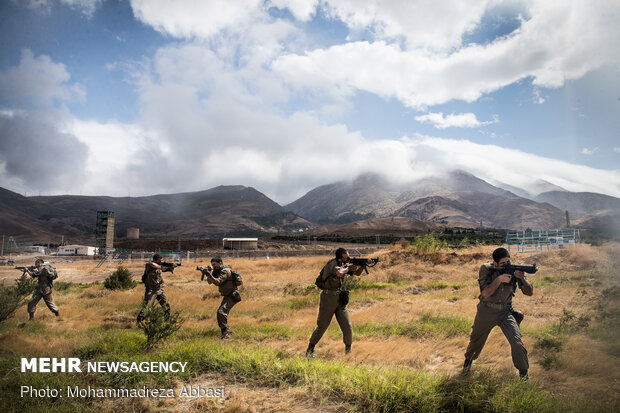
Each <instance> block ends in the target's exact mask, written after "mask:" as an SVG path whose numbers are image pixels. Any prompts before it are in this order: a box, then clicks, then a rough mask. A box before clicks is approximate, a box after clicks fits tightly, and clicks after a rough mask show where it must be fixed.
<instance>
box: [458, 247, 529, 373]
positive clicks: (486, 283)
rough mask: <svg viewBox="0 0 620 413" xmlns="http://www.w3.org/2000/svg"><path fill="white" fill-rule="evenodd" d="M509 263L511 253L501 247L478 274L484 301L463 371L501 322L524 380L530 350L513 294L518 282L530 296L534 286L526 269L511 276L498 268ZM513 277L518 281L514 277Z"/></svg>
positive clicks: (481, 298)
mask: <svg viewBox="0 0 620 413" xmlns="http://www.w3.org/2000/svg"><path fill="white" fill-rule="evenodd" d="M506 265H510V254H509V253H508V251H507V250H506V249H505V248H497V249H496V250H495V251H493V262H492V263H487V264H484V265H482V266H481V267H480V273H479V277H478V284H479V285H480V302H479V303H478V310H477V312H476V318H475V319H474V325H473V327H472V331H471V336H470V339H469V345H468V346H467V350H466V351H465V363H464V364H463V374H467V373H469V370H470V368H471V363H472V361H473V360H475V359H477V358H478V356H479V355H480V352H481V351H482V347H484V344H485V342H486V340H487V337H488V336H489V333H490V332H491V330H492V329H493V327H495V326H497V325H498V326H499V327H500V328H501V329H502V332H503V333H504V335H505V336H506V338H507V339H508V342H509V343H510V349H511V352H512V362H513V364H514V366H515V367H516V368H517V369H518V370H519V376H520V377H521V378H522V379H523V380H527V379H528V374H527V371H528V368H529V363H528V359H527V350H526V349H525V347H524V346H523V342H522V341H521V331H520V330H519V324H520V322H521V320H522V318H523V315H522V314H521V313H520V312H517V311H514V310H513V308H512V297H513V296H514V295H515V291H516V288H517V284H518V285H519V288H520V289H521V291H522V292H523V294H525V295H527V296H531V295H532V294H534V287H533V286H532V284H530V282H529V281H528V280H527V279H526V278H525V274H523V271H515V272H514V275H511V274H508V273H503V272H502V271H501V269H494V268H497V267H504V266H506ZM513 277H515V278H516V280H513ZM515 316H516V317H517V318H515Z"/></svg>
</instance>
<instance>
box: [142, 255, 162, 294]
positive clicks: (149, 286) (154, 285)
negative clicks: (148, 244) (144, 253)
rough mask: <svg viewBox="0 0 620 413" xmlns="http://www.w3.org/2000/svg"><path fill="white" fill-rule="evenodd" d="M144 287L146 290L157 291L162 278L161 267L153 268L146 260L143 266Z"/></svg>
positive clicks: (160, 286) (160, 287) (159, 288)
mask: <svg viewBox="0 0 620 413" xmlns="http://www.w3.org/2000/svg"><path fill="white" fill-rule="evenodd" d="M144 272H145V275H144V287H145V288H146V290H147V291H159V290H161V289H162V285H163V284H164V279H163V278H162V277H161V269H159V268H153V267H152V266H151V263H150V262H148V263H146V265H145V268H144Z"/></svg>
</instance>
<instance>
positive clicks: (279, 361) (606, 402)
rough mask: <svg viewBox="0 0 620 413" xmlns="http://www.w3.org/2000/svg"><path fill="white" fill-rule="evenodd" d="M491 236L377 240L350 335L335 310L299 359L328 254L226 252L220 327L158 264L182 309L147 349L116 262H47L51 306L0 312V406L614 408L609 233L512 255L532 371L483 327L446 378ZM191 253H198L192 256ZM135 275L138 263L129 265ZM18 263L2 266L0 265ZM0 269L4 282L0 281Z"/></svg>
mask: <svg viewBox="0 0 620 413" xmlns="http://www.w3.org/2000/svg"><path fill="white" fill-rule="evenodd" d="M494 248H495V247H489V246H485V247H472V248H469V249H462V250H458V251H450V250H441V251H439V252H434V253H424V252H422V251H414V250H403V249H385V250H381V251H378V252H377V253H376V256H379V257H380V258H381V263H380V264H379V265H377V266H376V267H375V268H373V269H372V270H371V273H370V275H367V276H364V277H363V279H362V282H360V283H359V284H358V286H357V288H356V289H355V290H353V291H352V293H351V302H350V304H349V307H348V308H349V313H350V315H351V320H352V323H353V332H354V344H353V352H352V353H351V354H348V355H345V354H344V351H343V350H344V345H343V343H342V336H341V333H340V330H339V329H338V327H337V323H336V322H335V321H334V322H333V323H332V326H331V327H330V329H329V330H328V332H327V333H326V335H325V336H324V337H323V339H322V340H321V342H320V343H319V344H318V345H317V348H316V355H317V358H316V359H314V360H306V359H305V357H304V352H305V348H306V346H307V342H308V338H309V336H310V334H311V332H312V331H313V329H314V327H315V323H316V316H317V307H318V301H319V300H318V298H319V297H318V290H317V289H316V288H315V287H314V286H313V284H312V283H313V281H314V278H315V277H316V274H317V273H318V271H319V270H320V268H321V267H322V266H323V264H324V263H325V261H326V260H327V259H328V257H310V258H308V257H304V258H278V259H271V260H251V259H234V260H230V261H228V262H226V263H227V264H231V265H232V266H233V267H234V268H235V269H237V270H238V271H239V272H240V273H241V274H242V275H243V278H244V281H245V284H244V286H243V287H242V296H243V301H241V302H240V303H239V304H237V306H235V308H234V309H233V310H232V312H231V316H230V319H229V323H230V325H231V328H232V329H233V332H234V335H233V338H232V339H231V340H229V341H226V342H222V341H221V340H219V329H218V327H217V322H216V317H215V312H216V310H217V307H218V305H219V302H220V298H219V295H218V293H217V289H216V288H215V287H214V286H211V285H208V284H207V283H206V282H201V281H200V274H199V273H198V272H197V271H194V270H193V268H194V266H193V265H190V264H193V262H191V263H186V264H184V266H183V267H180V268H177V269H176V270H175V273H174V274H170V273H166V274H165V280H166V284H165V291H166V294H167V296H168V298H169V300H170V303H171V305H172V308H173V309H174V310H180V311H181V313H182V315H183V317H185V319H186V321H185V323H184V324H183V326H182V328H181V329H180V330H179V331H178V332H177V333H175V334H174V335H173V336H172V337H170V338H169V339H167V340H166V341H165V342H163V343H161V344H160V345H158V346H156V347H155V348H154V349H151V350H145V349H144V344H145V341H146V339H145V337H144V334H143V333H142V331H141V330H140V329H138V328H137V327H136V325H135V317H136V315H137V313H138V311H139V306H140V302H141V299H142V296H143V293H144V288H143V286H142V284H138V286H137V287H135V288H134V289H132V290H127V291H110V290H106V289H105V288H104V287H103V283H102V280H103V279H104V278H105V277H106V276H108V275H109V274H110V273H112V271H114V270H115V269H116V266H115V265H104V266H102V267H101V268H95V264H96V263H95V262H93V261H82V262H75V263H58V264H57V265H56V267H57V270H58V273H59V279H58V281H57V282H56V284H55V291H54V298H55V301H56V304H57V305H58V306H59V308H60V312H61V316H60V317H59V318H58V319H57V318H55V317H54V316H53V315H52V314H51V313H50V312H49V311H48V310H47V308H46V307H45V305H44V303H43V301H41V302H40V303H39V306H38V309H37V313H36V321H34V322H26V319H27V313H26V309H25V307H22V308H20V309H19V310H18V312H17V314H16V315H15V316H14V317H13V318H11V319H9V320H7V321H5V322H3V323H2V324H0V393H1V394H2V397H1V398H0V410H1V411H26V410H28V411H46V412H49V411H119V410H123V411H140V412H146V411H187V412H195V411H225V412H246V411H247V412H253V411H256V412H259V411H325V412H340V411H342V412H348V411H360V412H361V411H432V412H436V411H498V412H500V411H501V412H504V411H506V412H522V411H531V412H540V411H550V412H554V411H619V410H620V385H619V379H620V369H618V366H619V363H618V360H619V357H620V344H619V343H620V340H619V338H620V329H619V327H620V321H619V320H620V307H619V305H618V303H619V302H620V283H619V282H618V272H617V268H620V245H618V244H613V243H610V244H605V245H603V246H600V247H591V246H587V245H580V246H576V247H573V248H570V249H565V250H555V251H550V252H545V253H536V254H517V255H516V256H515V255H514V254H513V262H515V263H519V264H531V263H534V262H536V263H537V264H538V266H539V268H540V271H539V272H538V273H537V274H535V275H533V276H531V277H530V280H531V281H532V283H533V285H534V288H535V291H534V296H533V297H526V296H524V295H523V294H521V293H520V292H518V293H517V296H516V297H515V299H514V304H515V307H516V308H518V309H520V310H521V311H523V313H524V314H525V320H524V321H523V323H522V332H523V335H524V337H523V341H524V344H525V346H526V348H527V349H528V352H529V356H530V365H531V368H530V376H531V380H530V381H529V382H526V383H523V382H520V381H519V380H517V372H516V370H515V368H514V367H513V365H512V361H511V358H510V349H509V346H508V342H507V340H506V339H505V338H504V336H503V335H502V333H501V331H500V330H499V329H494V330H493V332H492V333H491V335H490V337H489V340H488V342H487V344H486V346H485V348H484V350H483V352H482V354H481V356H480V358H479V359H478V360H477V361H476V362H474V365H473V367H472V374H471V375H470V376H468V377H466V378H462V377H460V376H459V372H460V368H461V366H462V363H463V353H464V351H465V347H466V346H467V343H468V338H469V332H470V329H471V325H472V322H473V317H474V315H475V310H476V304H477V301H478V300H477V296H478V294H479V291H478V286H477V282H476V279H477V274H478V269H479V267H480V265H481V264H482V263H484V262H486V261H488V259H489V257H490V255H491V252H492V250H493V249H494ZM198 264H199V265H204V264H206V262H199V263H198ZM126 266H127V267H128V268H129V269H130V270H131V271H132V273H133V274H134V278H135V279H137V280H139V278H140V275H141V274H142V269H143V264H140V263H134V264H127V265H126ZM17 275H19V272H17V271H15V270H10V269H8V268H2V269H0V279H2V278H4V279H10V278H12V277H15V276H17ZM6 282H8V281H5V283H6ZM21 357H79V358H80V359H82V360H83V361H86V360H97V361H101V360H106V361H138V362H141V361H182V362H187V363H188V368H187V370H186V371H185V372H184V373H174V374H173V373H159V374H122V373H117V374H112V373H105V374H98V373H81V374H75V373H56V374H51V373H50V374H44V373H39V374H35V373H20V371H19V366H20V358H21ZM188 384H190V385H192V386H194V387H196V386H200V387H203V388H207V387H213V388H222V387H223V388H225V391H226V397H225V398H221V399H218V398H207V397H198V398H190V397H176V398H171V399H156V398H146V399H140V398H125V399H110V398H103V399H98V398H94V399H83V398H66V397H65V398H56V399H54V398H32V397H24V398H22V397H20V393H19V390H20V386H22V385H32V386H33V387H38V388H45V387H46V386H49V387H50V388H52V387H61V388H65V387H66V386H81V387H86V386H89V385H90V386H92V387H101V388H104V387H112V388H142V387H143V386H146V387H166V388H173V389H175V390H176V391H178V390H179V389H181V388H182V387H183V386H185V385H188Z"/></svg>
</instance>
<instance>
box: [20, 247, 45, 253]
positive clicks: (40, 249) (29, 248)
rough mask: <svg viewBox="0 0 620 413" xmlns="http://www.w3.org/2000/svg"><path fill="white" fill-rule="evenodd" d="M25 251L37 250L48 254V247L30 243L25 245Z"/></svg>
mask: <svg viewBox="0 0 620 413" xmlns="http://www.w3.org/2000/svg"><path fill="white" fill-rule="evenodd" d="M24 252H35V253H37V254H46V253H47V248H45V247H42V246H40V245H28V246H27V247H24Z"/></svg>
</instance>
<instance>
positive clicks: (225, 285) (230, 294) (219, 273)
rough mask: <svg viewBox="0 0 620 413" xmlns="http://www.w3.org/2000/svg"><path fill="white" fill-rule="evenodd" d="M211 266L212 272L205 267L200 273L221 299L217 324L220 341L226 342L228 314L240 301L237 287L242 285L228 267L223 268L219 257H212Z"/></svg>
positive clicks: (239, 279)
mask: <svg viewBox="0 0 620 413" xmlns="http://www.w3.org/2000/svg"><path fill="white" fill-rule="evenodd" d="M211 265H212V266H213V270H211V269H210V268H209V267H206V268H203V269H202V270H201V271H202V274H203V276H206V278H207V282H208V283H209V284H215V285H217V287H218V289H219V291H220V295H221V296H222V297H223V298H222V303H221V304H220V307H219V308H218V309H217V324H218V326H219V327H220V330H222V340H227V339H228V338H229V337H230V334H231V331H230V328H229V327H228V314H229V313H230V310H231V309H232V308H233V306H234V305H235V304H237V303H238V302H239V301H241V294H239V290H238V289H237V286H239V285H241V284H242V281H241V276H240V275H239V273H237V272H235V271H233V270H232V269H231V268H230V266H229V265H226V266H225V265H224V262H223V261H222V258H220V257H213V258H212V259H211Z"/></svg>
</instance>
